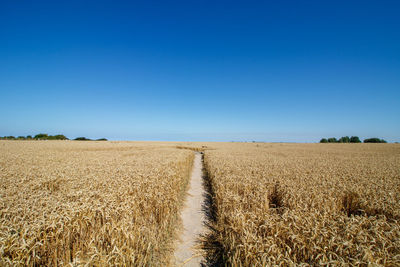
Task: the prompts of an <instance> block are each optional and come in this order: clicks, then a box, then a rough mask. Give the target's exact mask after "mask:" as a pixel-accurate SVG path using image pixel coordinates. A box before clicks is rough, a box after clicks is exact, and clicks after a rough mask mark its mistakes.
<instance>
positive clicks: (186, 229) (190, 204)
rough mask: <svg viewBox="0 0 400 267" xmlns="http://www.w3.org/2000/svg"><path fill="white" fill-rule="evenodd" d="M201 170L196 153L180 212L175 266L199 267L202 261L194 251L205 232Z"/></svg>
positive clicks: (200, 163)
mask: <svg viewBox="0 0 400 267" xmlns="http://www.w3.org/2000/svg"><path fill="white" fill-rule="evenodd" d="M202 169H203V162H202V154H201V153H199V152H196V155H195V159H194V163H193V170H192V174H191V179H190V184H189V188H188V195H187V197H186V200H185V206H184V209H183V210H182V212H181V218H182V224H183V229H182V232H181V234H180V236H179V241H178V242H179V243H178V245H177V248H176V250H175V264H176V266H185V267H186V266H201V262H202V261H203V260H204V259H203V257H202V256H201V255H200V254H199V252H198V251H196V250H195V249H194V246H195V245H196V244H197V241H198V238H199V235H200V234H202V233H204V232H205V230H206V227H205V226H204V220H205V215H204V212H203V209H202V207H203V204H204V201H205V198H204V195H205V191H204V188H203V180H202V179H203V177H202V174H203V173H202Z"/></svg>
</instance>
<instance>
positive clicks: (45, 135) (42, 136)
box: [33, 133, 49, 140]
mask: <svg viewBox="0 0 400 267" xmlns="http://www.w3.org/2000/svg"><path fill="white" fill-rule="evenodd" d="M48 137H49V136H48V135H47V134H45V133H40V134H37V135H35V137H33V138H34V139H36V140H46V139H47V138H48Z"/></svg>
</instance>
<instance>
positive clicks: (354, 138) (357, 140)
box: [350, 136, 361, 143]
mask: <svg viewBox="0 0 400 267" xmlns="http://www.w3.org/2000/svg"><path fill="white" fill-rule="evenodd" d="M350 143H361V140H360V138H358V136H352V137H350Z"/></svg>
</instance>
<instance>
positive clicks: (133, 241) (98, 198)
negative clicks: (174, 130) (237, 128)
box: [0, 141, 193, 266]
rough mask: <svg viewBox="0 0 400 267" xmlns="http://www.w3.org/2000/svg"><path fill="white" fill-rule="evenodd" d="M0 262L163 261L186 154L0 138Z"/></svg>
mask: <svg viewBox="0 0 400 267" xmlns="http://www.w3.org/2000/svg"><path fill="white" fill-rule="evenodd" d="M0 152H1V154H0V181H1V187H0V199H1V202H0V257H1V259H0V265H10V266H15V265H27V266H46V265H47V266H49V265H53V266H57V265H58V266H64V265H68V264H72V265H83V264H87V265H90V266H93V265H95V266H106V265H124V266H126V265H135V266H149V265H152V266H158V265H165V264H168V261H169V256H170V254H171V252H170V251H171V244H172V241H171V237H172V234H173V232H174V229H175V223H176V222H177V218H178V216H177V214H178V210H179V208H180V205H181V202H182V201H181V199H182V197H183V195H184V194H183V193H184V191H185V187H186V184H187V181H188V178H189V173H190V170H191V167H192V160H193V153H192V152H190V151H188V150H178V149H174V148H172V146H171V145H169V144H161V143H132V142H71V141H70V142H68V141H37V142H35V141H32V142H29V141H28V142H24V141H15V142H12V141H1V142H0Z"/></svg>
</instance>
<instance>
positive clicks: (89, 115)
mask: <svg viewBox="0 0 400 267" xmlns="http://www.w3.org/2000/svg"><path fill="white" fill-rule="evenodd" d="M167 2H168V1H140V2H135V1H20V0H19V1H12V0H10V1H1V2H0V136H3V135H28V134H36V133H39V132H46V133H49V134H58V133H63V134H65V135H66V136H68V137H70V138H73V137H77V136H86V137H91V138H99V137H106V138H109V139H115V140H193V141H202V140H204V141H231V140H260V141H298V142H313V141H318V140H319V139H320V138H321V137H330V136H335V137H340V136H342V135H358V136H360V137H361V138H365V137H373V136H377V137H381V138H385V139H387V140H388V141H400V15H399V14H400V1H240V2H236V1H173V2H168V3H167Z"/></svg>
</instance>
